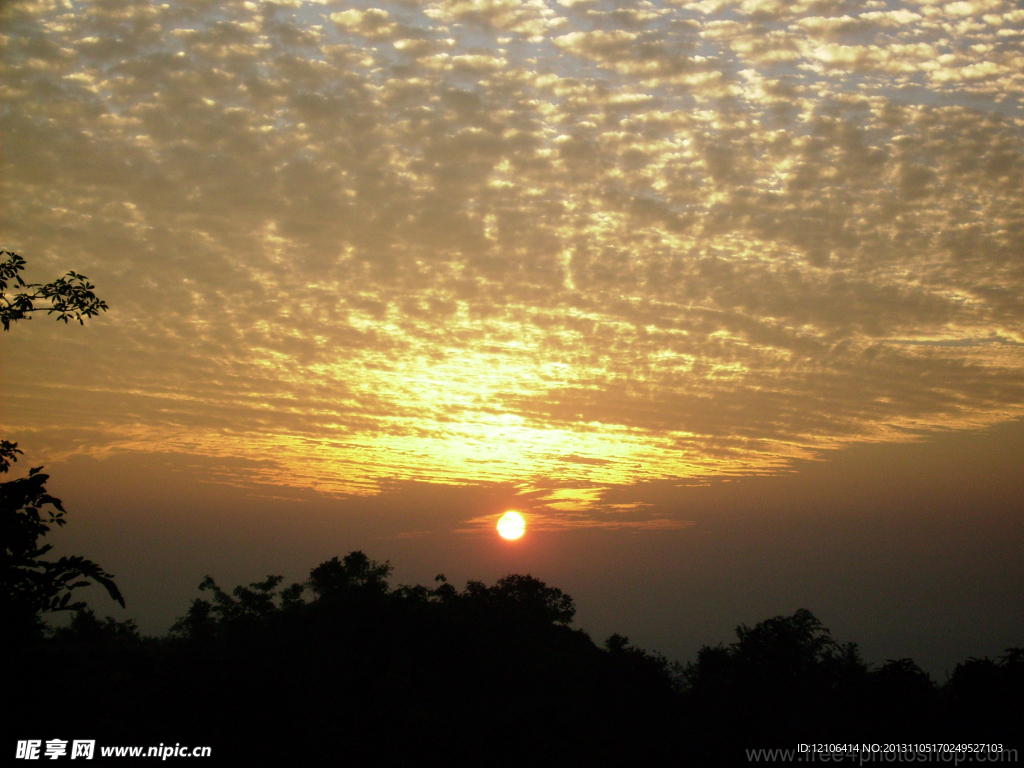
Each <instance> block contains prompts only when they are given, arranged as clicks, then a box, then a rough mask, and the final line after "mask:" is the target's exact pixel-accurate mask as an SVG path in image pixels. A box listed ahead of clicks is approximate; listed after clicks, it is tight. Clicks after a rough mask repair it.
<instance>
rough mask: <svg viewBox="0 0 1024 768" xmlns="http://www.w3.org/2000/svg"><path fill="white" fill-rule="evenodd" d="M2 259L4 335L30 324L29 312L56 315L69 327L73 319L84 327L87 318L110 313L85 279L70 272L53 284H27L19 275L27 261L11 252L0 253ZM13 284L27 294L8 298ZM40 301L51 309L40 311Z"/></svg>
mask: <svg viewBox="0 0 1024 768" xmlns="http://www.w3.org/2000/svg"><path fill="white" fill-rule="evenodd" d="M3 257H6V259H5V260H4V261H3V262H0V324H2V325H3V327H4V330H5V331H9V330H10V329H11V323H14V322H17V321H18V320H26V319H27V320H31V318H30V317H29V313H30V312H46V313H47V314H51V315H52V314H54V313H56V314H57V319H58V320H63V321H64V322H65V323H67V322H68V320H72V319H74V320H77V321H78V323H79V324H80V325H83V324H84V323H85V318H87V317H92V316H94V315H98V314H99V313H100V312H106V311H107V303H106V302H105V301H102V300H101V299H99V298H97V296H96V294H95V293H93V289H94V288H95V287H96V286H94V285H93V284H92V283H90V282H89V280H88V278H86V276H85V275H80V274H78V273H77V272H68V273H67V274H66V275H64V276H63V277H59V278H57V279H56V280H54V281H53V282H52V283H45V284H43V283H26V282H25V281H24V280H23V279H22V277H21V274H20V273H21V272H22V271H23V270H24V269H25V260H24V259H23V258H21V256H19V255H18V254H16V253H12V252H11V251H0V258H3ZM11 282H13V283H14V285H16V286H17V287H19V288H25V289H26V290H25V291H23V292H20V293H14V294H11V295H8V293H7V286H8V285H9V284H10V283H11ZM39 301H48V302H49V303H50V306H48V307H37V306H36V302H39Z"/></svg>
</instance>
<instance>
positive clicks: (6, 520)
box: [0, 251, 124, 643]
mask: <svg viewBox="0 0 1024 768" xmlns="http://www.w3.org/2000/svg"><path fill="white" fill-rule="evenodd" d="M0 257H6V260H5V261H3V262H0V323H2V324H3V327H4V330H5V331H9V330H10V328H11V323H14V322H17V321H18V320H24V319H26V318H28V313H30V312H44V311H45V312H47V313H50V314H52V313H54V312H56V313H57V319H58V320H63V321H64V322H65V323H67V321H68V320H69V319H72V318H74V319H75V320H78V322H79V323H80V324H81V323H84V318H86V317H92V316H93V315H98V314H99V313H100V312H105V311H106V310H107V304H106V302H104V301H101V300H100V299H99V298H97V297H96V294H95V293H93V288H94V287H95V286H93V285H92V284H91V283H89V282H88V280H86V278H85V276H84V275H79V274H77V273H75V272H68V273H67V275H65V276H64V277H61V278H59V279H57V280H54V281H53V282H52V283H47V284H46V285H42V284H40V283H26V282H25V281H24V280H23V279H22V278H21V275H20V274H19V273H20V272H22V271H23V270H24V269H25V260H24V259H23V258H21V257H20V256H18V254H16V253H12V252H10V251H0ZM11 281H13V283H14V284H15V285H16V286H18V287H19V288H25V289H28V290H27V292H23V293H16V294H13V295H8V294H7V286H8V285H9V283H10V282H11ZM40 300H48V301H49V302H50V306H49V307H36V306H35V302H37V301H40ZM20 453H21V451H20V450H18V444H17V443H12V442H10V441H8V440H2V441H0V474H3V473H6V472H7V471H8V470H9V469H10V467H11V463H12V462H15V461H17V460H18V454H20ZM42 469H43V468H42V467H33V468H31V469H30V470H29V473H28V476H27V477H22V478H19V479H17V480H9V481H7V482H4V483H0V542H2V549H0V627H2V628H0V634H2V636H3V637H4V639H6V640H9V641H13V642H15V643H23V642H26V641H28V640H29V639H31V638H32V637H33V636H35V635H37V634H38V633H39V632H40V631H41V630H42V627H43V624H42V621H41V619H40V615H41V614H43V613H50V612H53V611H68V610H79V611H80V610H82V609H83V608H85V603H84V602H80V601H79V602H74V603H72V602H71V598H72V594H73V593H74V591H75V590H77V589H79V588H81V587H87V586H89V585H90V581H89V579H92V580H93V581H95V582H96V583H98V584H101V585H102V586H103V587H104V588H105V589H106V590H107V594H109V595H110V596H111V597H112V598H113V599H114V600H116V601H117V602H118V603H120V604H121V606H122V607H124V598H123V597H122V596H121V592H120V591H119V590H118V588H117V585H116V584H114V582H113V580H112V579H113V576H112V575H111V574H109V573H107V572H106V571H104V570H103V569H102V568H101V567H100V566H98V565H97V564H96V563H94V562H92V561H91V560H86V559H85V558H84V557H78V556H74V557H62V558H60V559H59V560H56V561H51V560H44V559H43V555H45V554H46V553H48V552H49V551H50V550H51V549H52V548H53V545H52V544H44V545H40V544H39V539H40V538H42V537H43V536H45V535H46V534H47V533H49V532H50V528H51V527H52V526H54V525H57V526H61V525H65V524H66V521H65V520H64V514H65V511H64V507H63V505H62V504H61V501H60V499H58V498H56V497H54V496H51V495H50V494H49V493H47V491H46V481H47V480H48V479H49V476H48V475H45V474H43V472H42Z"/></svg>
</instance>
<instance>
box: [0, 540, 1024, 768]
mask: <svg viewBox="0 0 1024 768" xmlns="http://www.w3.org/2000/svg"><path fill="white" fill-rule="evenodd" d="M389 571H390V569H389V567H388V566H387V565H386V564H385V565H381V564H378V563H375V562H374V561H372V560H369V559H368V558H366V557H365V556H364V555H363V554H362V553H359V552H354V553H352V554H350V555H348V556H347V557H345V558H344V559H343V560H340V561H339V560H338V559H337V558H335V559H333V560H331V561H328V562H326V563H324V564H322V565H320V566H319V567H317V568H315V569H314V570H313V571H312V572H311V575H310V579H309V581H308V582H306V583H305V584H304V585H293V586H291V587H288V588H285V589H280V581H281V580H280V578H279V577H270V578H268V579H267V581H265V582H262V583H257V584H251V585H250V586H249V587H239V588H236V589H235V590H233V592H231V593H226V592H224V591H222V590H221V589H220V588H219V587H217V585H216V584H214V583H213V581H212V580H209V579H208V580H207V581H206V582H204V584H203V585H202V589H203V590H204V591H205V592H206V593H207V594H208V596H209V597H208V599H198V600H196V601H195V602H194V603H193V605H192V608H191V609H190V611H189V613H188V614H187V615H186V616H184V617H183V618H182V619H180V620H179V621H178V622H177V623H176V624H175V626H174V628H173V629H172V631H171V633H170V635H169V636H168V637H165V638H142V637H140V636H139V635H138V633H137V631H136V630H135V628H134V624H133V623H132V622H124V623H118V622H115V621H114V620H112V619H106V620H103V621H101V620H98V619H97V618H96V617H95V616H94V615H93V614H92V613H91V612H89V611H88V610H82V611H79V613H78V614H77V616H76V618H75V620H74V622H73V623H72V625H71V626H70V627H69V628H66V629H62V630H58V631H56V632H55V633H52V635H51V636H49V637H36V638H35V639H34V640H32V641H31V642H28V643H27V644H23V645H21V647H18V648H14V649H11V650H10V652H9V653H8V654H6V655H5V664H4V667H5V669H4V671H3V677H4V681H3V689H4V699H5V700H6V701H5V704H4V707H5V709H6V710H7V713H6V720H5V723H4V729H3V730H4V731H5V732H6V733H5V739H4V744H3V749H4V750H5V751H8V752H9V755H8V756H7V757H10V758H13V757H14V756H15V755H14V751H15V744H16V742H17V741H18V740H29V739H37V740H40V741H41V742H42V747H41V750H40V759H42V760H45V761H46V763H47V764H53V762H51V761H50V760H46V758H45V755H44V754H43V749H45V745H46V741H47V740H52V739H62V740H67V741H68V743H69V747H68V751H69V754H66V755H63V756H60V757H58V758H56V760H57V762H61V763H62V762H63V761H65V760H70V744H71V742H72V740H74V739H88V740H95V741H96V743H97V745H98V746H97V751H96V754H95V758H94V761H93V762H92V763H90V764H96V763H97V762H100V763H104V764H107V763H109V764H115V763H116V764H123V765H131V764H133V763H139V762H142V763H153V762H158V760H156V759H155V758H151V759H149V760H146V759H140V758H129V757H122V758H110V759H108V760H106V761H105V760H103V759H102V758H101V756H100V752H99V746H109V745H128V746H133V745H138V746H145V747H147V748H148V747H149V746H157V745H166V746H168V747H173V745H175V744H180V745H182V746H186V747H192V746H209V747H211V752H212V757H210V758H203V759H185V758H180V757H179V758H175V757H171V758H170V759H168V760H167V761H166V762H167V763H169V764H184V763H188V764H198V765H214V764H218V765H251V766H260V765H269V766H318V765H331V766H334V765H337V766H348V765H352V766H356V765H368V766H421V765H435V764H445V765H479V766H538V765H541V766H543V765H565V766H605V765H608V766H612V765H614V766H658V765H694V766H705V765H706V766H715V765H730V764H748V760H747V755H746V750H747V749H750V748H767V747H781V748H790V749H792V748H796V746H797V745H798V744H800V743H811V744H815V743H816V744H821V743H842V744H845V743H850V742H855V743H857V744H858V745H859V744H863V743H879V744H882V745H886V744H893V743H896V744H905V743H910V744H919V743H923V742H938V743H950V742H953V743H965V744H1001V745H1003V747H1004V749H1006V750H1008V749H1012V748H1017V749H1018V754H1017V755H1016V758H1017V761H1019V760H1020V754H1019V749H1020V741H1021V736H1022V734H1024V652H1022V651H1021V650H1020V649H1011V650H1009V651H1007V654H1006V655H1005V656H1004V657H1001V658H999V659H996V660H990V659H969V660H967V661H965V662H963V663H961V664H959V665H958V666H957V667H956V669H955V670H954V671H953V673H952V675H951V677H950V679H949V680H948V681H947V682H945V683H944V684H943V685H941V686H937V685H936V684H935V683H934V682H933V681H932V680H931V679H930V678H929V677H928V676H927V675H926V674H925V673H924V672H922V671H921V670H920V668H918V667H917V666H916V665H915V664H914V663H913V662H912V661H911V660H909V659H903V660H897V661H889V662H887V663H886V664H884V665H883V666H881V667H880V668H875V669H871V668H869V667H868V665H866V664H865V663H864V662H863V661H862V660H861V659H860V657H859V655H858V653H857V649H856V646H855V645H854V644H847V645H840V644H839V643H837V642H836V641H834V640H833V639H832V638H831V636H830V635H829V633H828V630H827V629H825V628H824V627H822V626H821V624H820V623H819V622H818V621H817V620H816V619H815V618H814V616H813V615H811V614H810V613H809V612H807V611H798V612H797V613H795V614H793V615H792V616H785V617H776V618H773V619H768V620H766V621H763V622H761V623H760V624H758V625H756V626H755V627H752V628H748V627H739V628H738V630H737V640H736V642H735V643H733V644H732V645H730V646H719V647H716V648H709V647H705V648H703V649H702V650H701V651H700V653H699V655H698V658H697V660H696V661H694V662H692V663H689V664H687V665H686V666H685V667H684V666H680V665H677V664H672V663H669V662H668V661H667V660H666V659H664V658H663V657H661V656H658V655H655V654H651V653H647V652H645V651H643V650H641V649H638V648H634V647H632V646H630V645H629V643H628V641H627V640H626V639H625V638H623V637H621V636H618V635H613V636H612V637H611V638H609V639H608V641H607V642H606V643H605V645H604V647H599V646H597V645H595V643H594V642H593V641H592V640H591V638H590V637H589V636H588V635H587V634H586V633H584V632H582V631H580V630H574V629H572V628H570V626H569V625H570V623H571V621H572V618H573V614H574V612H575V609H574V606H573V602H572V599H571V598H570V597H568V596H567V595H564V594H563V593H562V592H561V591H560V590H558V589H555V588H551V587H548V586H546V585H545V584H544V583H543V582H540V581H538V580H536V579H533V578H531V577H530V576H508V577H506V578H504V579H501V580H500V581H498V583H497V584H495V585H493V586H486V585H484V584H482V583H479V582H470V583H469V584H468V585H467V586H466V588H465V589H464V590H462V591H459V590H456V589H455V588H454V587H453V586H451V585H449V584H447V583H446V582H444V581H443V580H439V581H438V582H436V586H434V587H432V588H427V587H422V586H416V587H404V586H403V587H398V588H396V589H392V588H391V587H390V586H389V584H388V581H387V577H388V574H389ZM440 578H441V577H439V579H440ZM695 620H699V619H698V618H695ZM963 756H965V757H966V756H967V755H966V754H964V755H963ZM974 757H975V759H973V760H963V761H962V762H963V764H967V763H969V762H975V763H977V762H981V761H982V760H979V759H977V758H978V757H983V758H985V759H989V758H991V759H992V760H995V761H1000V762H1003V763H1006V764H1011V765H1012V764H1015V761H1014V760H1013V757H1014V755H1012V754H1011V753H1005V754H1004V755H1003V756H1002V758H1001V760H1000V758H999V757H998V756H997V755H990V754H988V753H986V754H984V755H982V756H978V755H975V756H974ZM803 762H808V761H807V760H804V761H803ZM876 762H878V763H882V762H886V761H885V760H883V759H881V758H879V759H878V760H877V761H876ZM890 762H891V761H890ZM915 762H916V763H917V764H919V765H920V764H927V763H931V762H934V763H937V764H943V763H947V764H953V762H954V761H953V759H952V758H951V759H949V760H948V761H946V760H940V759H939V758H938V757H937V756H934V755H933V756H932V757H931V758H927V759H926V758H925V756H923V755H918V756H917V759H916V760H915ZM4 763H5V764H6V760H5V761H4ZM11 764H20V765H30V764H38V763H34V762H32V761H27V760H13V761H12V763H11ZM74 764H78V763H77V761H76V762H75V763H74ZM844 764H847V765H859V764H862V762H861V760H860V759H856V758H855V759H851V760H849V761H846V762H845V763H844ZM863 764H872V763H871V762H863Z"/></svg>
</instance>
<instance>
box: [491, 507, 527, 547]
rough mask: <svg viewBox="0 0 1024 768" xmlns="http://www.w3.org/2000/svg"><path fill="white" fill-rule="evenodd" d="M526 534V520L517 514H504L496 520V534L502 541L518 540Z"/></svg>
mask: <svg viewBox="0 0 1024 768" xmlns="http://www.w3.org/2000/svg"><path fill="white" fill-rule="evenodd" d="M525 532H526V520H525V519H524V518H523V516H522V515H520V514H519V513H518V512H506V513H505V514H504V515H502V516H501V517H500V518H499V519H498V534H499V535H500V536H501V538H503V539H509V540H510V541H511V540H512V539H518V538H520V537H521V536H522V535H523V534H524V533H525Z"/></svg>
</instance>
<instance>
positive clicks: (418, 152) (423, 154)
mask: <svg viewBox="0 0 1024 768" xmlns="http://www.w3.org/2000/svg"><path fill="white" fill-rule="evenodd" d="M0 31H2V37H0V45H2V54H0V62H2V78H0V98H2V109H3V116H2V119H3V123H4V126H5V129H4V137H3V139H4V140H3V147H2V151H3V185H4V188H3V194H4V201H3V203H4V204H3V209H2V216H3V233H4V234H3V237H4V245H5V246H6V247H8V248H11V249H14V250H16V251H18V252H20V253H22V254H23V255H24V256H26V257H27V258H28V259H29V260H30V264H31V265H32V267H33V270H34V271H33V274H32V275H30V277H33V278H36V279H43V278H46V277H47V276H48V275H49V272H59V271H62V270H64V269H67V268H74V269H76V270H80V271H82V272H85V273H86V274H88V275H89V276H90V277H91V278H92V279H93V280H94V281H96V282H97V283H99V284H100V285H101V287H102V292H103V294H104V297H105V298H107V299H108V301H109V303H110V304H111V306H112V307H113V310H112V311H111V312H110V313H109V314H108V315H107V316H105V317H104V318H102V319H101V320H99V321H97V322H94V323H93V324H92V325H91V326H90V327H88V328H86V329H82V330H80V331H79V332H78V333H77V334H75V333H67V332H65V331H64V330H63V329H57V330H60V331H61V332H60V333H58V332H57V330H54V329H51V328H50V325H49V324H45V323H43V322H39V321H37V322H35V323H32V324H31V325H30V326H24V324H23V326H24V327H18V328H17V329H16V332H12V333H11V335H10V336H9V338H8V339H5V346H6V351H5V357H6V358H7V361H8V362H7V364H6V365H7V367H8V371H7V373H6V381H5V400H6V402H7V405H8V408H7V410H6V412H5V414H4V418H5V422H6V424H5V429H6V431H7V432H8V433H10V434H12V435H13V434H16V435H17V436H18V437H19V438H20V439H23V440H29V441H31V442H32V445H33V446H34V450H35V451H36V452H37V453H41V454H42V455H44V456H48V457H50V458H51V459H52V458H53V457H55V456H59V455H62V454H67V453H68V452H91V453H95V454H99V455H102V454H104V453H109V452H110V451H124V450H142V451H147V450H156V449H159V450H165V451H166V450H172V451H181V452H185V453H194V454H202V455H206V456H213V457H217V456H220V457H225V458H227V457H259V458H260V459H261V460H262V459H267V458H272V459H274V461H273V462H271V463H269V464H268V463H267V462H265V461H261V462H258V463H254V464H253V466H255V467H262V468H263V469H253V470H252V471H251V472H252V473H253V474H252V477H255V478H256V479H262V480H272V481H273V482H278V483H285V484H292V485H297V486H306V487H314V488H318V489H321V490H325V491H330V492H337V493H369V492H373V491H375V490H376V489H378V488H379V487H380V483H381V482H382V481H383V480H384V479H388V480H389V481H407V480H428V481H440V482H449V483H471V482H478V481H479V482H485V481H486V482H509V481H513V482H516V483H519V484H520V485H521V487H523V488H524V489H533V491H534V492H536V493H538V494H539V498H540V499H541V501H543V499H544V498H547V499H548V500H549V501H550V507H549V508H550V512H551V515H552V517H551V520H553V521H556V522H557V519H558V515H560V514H563V515H564V516H565V517H564V519H565V521H566V524H572V525H578V524H585V523H586V521H587V519H588V517H587V512H586V509H587V508H588V506H592V504H593V503H596V500H597V499H599V496H600V494H599V492H598V491H599V490H600V489H601V488H605V487H607V486H610V485H615V484H624V483H629V482H633V481H637V480H651V479H657V478H673V477H679V478H687V477H701V476H708V475H716V474H718V475H720V474H742V473H751V472H770V471H774V470H777V469H779V468H782V467H784V466H786V464H787V463H788V462H790V461H792V460H793V459H795V458H799V457H809V456H813V455H815V454H816V453H817V452H819V451H821V450H822V449H825V448H829V447H834V446H839V445H843V444H846V443H848V442H850V441H864V440H901V439H907V438H908V437H910V436H913V435H916V434H919V433H920V432H921V431H922V430H925V431H926V430H931V429H936V428H968V427H977V426H983V425H987V424H992V423H996V422H999V421H1003V420H1006V419H1010V418H1015V417H1019V416H1020V415H1021V414H1022V410H1024V409H1022V403H1024V376H1022V373H1024V370H1022V368H1024V349H1022V346H1021V345H1022V342H1024V338H1022V332H1021V320H1022V314H1024V313H1022V309H1024V298H1022V293H1021V290H1022V287H1024V259H1022V258H1021V256H1022V254H1024V188H1022V174H1024V158H1022V146H1024V145H1022V137H1024V114H1022V110H1021V95H1022V93H1024V74H1022V72H1024V46H1022V34H1024V11H1021V10H1020V9H1019V8H1017V7H1016V4H1015V3H1012V2H1004V1H1003V0H968V1H961V2H952V3H942V2H934V1H933V0H907V1H906V2H882V1H881V0H868V1H865V2H854V1H853V0H850V1H849V2H846V1H844V0H801V2H776V0H742V2H728V1H727V2H722V1H719V0H702V2H662V3H653V2H647V1H646V0H641V1H640V2H635V3H621V2H616V3H607V2H602V0H589V1H585V0H560V1H559V2H555V0H550V1H549V2H545V1H544V0H440V2H425V3H422V2H421V3H415V2H407V1H404V2H403V1H396V2H375V3H372V4H361V3H330V2H328V3H304V2H298V0H296V1H295V2H228V3H222V2H217V3H206V2H169V3H151V2H141V1H136V0H103V1H102V2H75V1H74V0H63V2H51V1H50V0H39V1H38V2H35V1H33V2H17V1H14V2H8V3H6V4H5V5H4V6H3V9H2V27H0ZM268 466H269V467H270V468H267V467H268ZM261 473H262V474H261ZM252 477H250V479H252ZM545 493H547V494H548V495H547V496H545V495H544V494H545ZM627 506H628V505H627Z"/></svg>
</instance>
